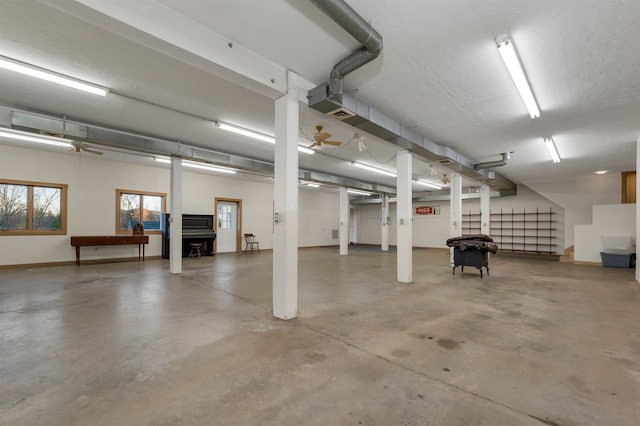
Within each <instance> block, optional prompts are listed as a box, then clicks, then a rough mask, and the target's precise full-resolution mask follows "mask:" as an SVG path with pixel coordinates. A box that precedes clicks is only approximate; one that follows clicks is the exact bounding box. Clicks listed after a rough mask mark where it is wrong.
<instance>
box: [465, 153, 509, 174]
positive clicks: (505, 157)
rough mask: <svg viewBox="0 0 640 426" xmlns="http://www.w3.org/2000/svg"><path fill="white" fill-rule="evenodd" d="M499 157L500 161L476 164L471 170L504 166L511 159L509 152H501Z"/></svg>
mask: <svg viewBox="0 0 640 426" xmlns="http://www.w3.org/2000/svg"><path fill="white" fill-rule="evenodd" d="M500 155H502V160H498V161H488V162H486V163H478V164H476V165H474V166H473V168H474V169H476V170H480V169H491V168H493V167H500V166H504V165H506V164H507V162H508V161H509V160H510V159H511V153H510V152H503V153H502V154H500Z"/></svg>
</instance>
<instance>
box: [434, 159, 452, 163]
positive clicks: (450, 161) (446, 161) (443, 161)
mask: <svg viewBox="0 0 640 426" xmlns="http://www.w3.org/2000/svg"><path fill="white" fill-rule="evenodd" d="M437 161H438V163H440V164H453V163H454V161H453V160H452V159H451V158H441V159H439V160H437Z"/></svg>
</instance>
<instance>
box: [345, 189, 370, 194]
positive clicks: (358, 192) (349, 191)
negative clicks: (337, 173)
mask: <svg viewBox="0 0 640 426" xmlns="http://www.w3.org/2000/svg"><path fill="white" fill-rule="evenodd" d="M347 192H348V193H349V194H355V195H371V192H367V191H359V190H357V189H347Z"/></svg>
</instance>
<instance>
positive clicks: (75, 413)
mask: <svg viewBox="0 0 640 426" xmlns="http://www.w3.org/2000/svg"><path fill="white" fill-rule="evenodd" d="M337 253H338V251H337V249H335V248H320V249H305V250H301V251H300V284H299V301H300V307H299V317H298V318H297V319H295V320H291V321H287V322H285V321H280V320H277V319H274V318H273V317H272V315H271V252H268V251H263V252H262V254H254V255H235V254H221V255H217V256H215V257H213V258H201V259H185V262H184V272H183V274H182V275H178V276H172V275H170V274H169V273H168V261H166V260H147V261H146V262H144V263H138V262H124V263H111V264H102V265H83V266H80V267H76V266H62V267H55V268H53V267H52V268H37V269H11V270H2V271H0V337H1V340H0V344H1V346H0V381H1V382H0V383H1V386H0V424H2V425H92V426H98V425H118V426H124V425H258V424H260V425H510V426H511V425H562V426H568V425H637V424H638V423H639V422H640V420H639V419H640V289H639V288H638V287H637V286H636V285H635V282H634V277H633V270H632V269H614V268H600V267H594V266H578V265H570V264H562V263H558V262H551V261H543V260H537V259H535V260H531V259H523V258H514V257H507V256H500V255H498V256H493V257H492V259H491V265H490V266H491V275H490V276H485V278H484V279H480V277H479V274H478V272H477V270H475V269H474V268H469V267H467V268H466V269H467V270H466V272H464V273H460V271H459V270H458V271H456V275H455V276H452V275H451V270H450V268H449V266H448V255H447V254H446V253H445V252H443V251H438V250H417V251H415V252H414V283H413V284H398V283H397V282H395V276H396V273H395V255H394V254H385V253H380V252H376V251H372V250H362V249H354V250H352V251H351V253H350V255H349V256H346V257H345V256H343V257H341V256H339V255H338V254H337Z"/></svg>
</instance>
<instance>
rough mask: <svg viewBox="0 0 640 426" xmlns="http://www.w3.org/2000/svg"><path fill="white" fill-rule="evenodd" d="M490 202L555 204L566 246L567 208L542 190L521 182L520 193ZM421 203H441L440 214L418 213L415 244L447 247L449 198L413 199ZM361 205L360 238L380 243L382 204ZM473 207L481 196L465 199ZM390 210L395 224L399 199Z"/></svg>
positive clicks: (497, 205)
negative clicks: (565, 209) (564, 222)
mask: <svg viewBox="0 0 640 426" xmlns="http://www.w3.org/2000/svg"><path fill="white" fill-rule="evenodd" d="M490 203H491V205H490V208H491V211H492V212H496V211H498V212H499V211H500V209H504V210H505V211H507V210H508V211H511V209H512V208H513V209H514V210H515V211H522V209H527V210H532V211H535V209H536V208H539V209H541V210H547V211H548V210H549V208H550V207H551V208H553V211H557V212H558V213H557V214H556V215H555V216H556V217H555V220H556V225H557V227H558V229H560V231H558V236H559V238H558V240H559V242H558V250H562V249H561V248H562V234H563V233H562V227H563V209H562V208H561V207H560V206H558V205H557V204H555V203H553V202H551V201H549V200H548V199H546V198H544V197H542V196H541V195H540V194H538V193H536V192H535V191H532V190H531V189H529V188H527V187H526V186H524V185H519V186H518V194H517V195H515V196H509V197H496V198H491V202H490ZM418 206H440V215H424V216H414V224H413V245H414V247H440V248H446V241H447V239H448V238H449V222H450V220H451V218H450V205H449V200H442V201H428V202H420V203H415V202H414V203H413V207H414V208H415V207H418ZM357 208H358V209H359V210H360V223H359V224H358V241H359V242H360V243H362V244H380V241H381V235H380V223H381V217H380V216H381V213H380V204H364V205H362V204H361V205H357ZM470 210H471V211H472V212H474V213H477V212H479V211H480V199H463V200H462V213H463V214H464V213H468V212H469V211H470ZM389 213H390V216H391V220H392V224H395V221H396V208H395V203H392V204H391V208H390V209H389ZM389 231H390V232H389V244H391V245H395V244H396V233H395V226H390V227H389Z"/></svg>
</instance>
